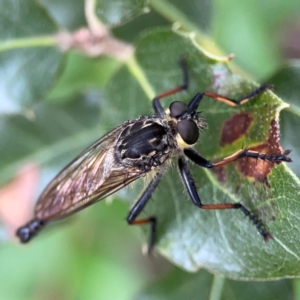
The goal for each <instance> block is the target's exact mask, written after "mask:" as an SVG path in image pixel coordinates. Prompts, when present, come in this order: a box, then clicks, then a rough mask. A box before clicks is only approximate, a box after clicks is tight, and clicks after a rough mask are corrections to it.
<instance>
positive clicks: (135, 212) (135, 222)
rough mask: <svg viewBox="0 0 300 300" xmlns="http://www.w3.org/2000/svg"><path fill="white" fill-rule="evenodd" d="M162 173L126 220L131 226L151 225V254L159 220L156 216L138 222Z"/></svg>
mask: <svg viewBox="0 0 300 300" xmlns="http://www.w3.org/2000/svg"><path fill="white" fill-rule="evenodd" d="M162 174H163V173H162V172H161V173H157V174H156V176H155V178H154V179H153V180H152V181H151V182H150V184H149V185H148V187H147V188H146V190H145V191H144V192H143V194H142V195H141V196H140V198H139V199H138V200H137V202H136V203H135V205H134V206H133V207H132V209H131V210H130V212H129V214H128V216H127V218H126V220H127V222H128V223H129V225H142V224H148V223H150V226H151V227H150V237H149V248H148V251H149V253H150V252H151V250H152V248H153V246H154V244H155V240H156V224H157V219H156V217H154V216H151V217H148V218H144V219H140V220H136V218H137V217H138V215H139V214H140V213H141V212H142V210H143V209H144V207H145V206H146V204H147V202H148V201H149V200H150V197H151V194H152V192H153V191H154V190H155V188H156V187H157V185H158V183H159V181H160V179H161V177H162Z"/></svg>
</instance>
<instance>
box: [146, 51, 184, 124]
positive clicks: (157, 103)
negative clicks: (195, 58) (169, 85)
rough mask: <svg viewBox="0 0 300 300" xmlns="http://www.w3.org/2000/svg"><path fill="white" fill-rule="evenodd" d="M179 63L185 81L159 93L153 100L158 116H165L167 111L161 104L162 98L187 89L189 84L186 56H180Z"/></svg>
mask: <svg viewBox="0 0 300 300" xmlns="http://www.w3.org/2000/svg"><path fill="white" fill-rule="evenodd" d="M178 64H179V67H180V69H181V71H182V77H183V83H182V84H181V85H180V86H178V87H175V88H173V89H170V90H167V91H165V92H162V93H160V94H158V95H157V96H156V97H155V98H154V99H153V100H152V105H153V109H154V111H155V114H156V116H158V117H160V118H163V117H164V116H165V111H164V108H163V107H162V106H161V104H160V99H162V98H164V97H167V96H171V95H174V94H176V93H179V92H181V91H183V90H186V89H187V88H188V86H189V76H188V71H187V67H186V62H185V58H184V56H181V57H180V59H179V62H178Z"/></svg>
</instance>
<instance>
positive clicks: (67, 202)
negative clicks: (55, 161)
mask: <svg viewBox="0 0 300 300" xmlns="http://www.w3.org/2000/svg"><path fill="white" fill-rule="evenodd" d="M123 128H124V125H120V126H119V127H117V128H116V129H114V130H112V131H111V132H109V133H108V134H106V135H105V136H103V137H102V138H101V139H99V140H98V141H96V142H95V143H94V144H92V145H91V146H90V147H89V148H87V149H86V150H84V151H83V152H82V153H81V154H80V155H79V156H78V157H76V158H75V159H74V160H73V161H72V162H71V163H70V164H69V165H67V166H66V167H65V168H64V169H63V170H62V171H61V172H60V173H59V174H58V175H57V176H56V177H55V178H54V179H53V180H52V181H51V182H50V184H49V185H48V186H47V187H46V189H45V190H44V192H43V193H42V194H41V196H40V197H39V199H38V202H37V204H36V208H35V216H36V217H37V218H39V219H41V220H54V219H61V218H64V217H66V216H68V215H70V214H72V213H74V212H76V211H78V210H81V209H83V208H84V207H86V206H89V205H91V204H93V203H95V202H97V201H99V200H101V199H103V198H105V197H106V196H108V195H110V194H112V193H114V192H115V191H117V190H119V189H120V188H122V187H124V186H126V185H128V184H129V183H131V182H133V181H134V180H136V179H137V178H139V177H140V176H142V171H141V170H140V169H138V168H130V169H129V170H128V169H125V168H124V166H123V165H122V164H120V163H119V162H118V161H116V159H115V155H114V151H115V145H116V142H117V140H118V137H119V133H120V132H121V131H122V129H123Z"/></svg>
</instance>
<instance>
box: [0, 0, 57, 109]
mask: <svg viewBox="0 0 300 300" xmlns="http://www.w3.org/2000/svg"><path fill="white" fill-rule="evenodd" d="M0 5H1V7H2V8H3V9H1V12H0V20H1V21H0V28H1V29H0V41H1V42H0V82H1V83H0V90H1V107H0V112H1V113H3V112H5V113H8V112H9V113H12V112H14V113H16V112H19V111H21V110H22V109H23V108H25V107H27V108H28V106H29V104H30V103H32V102H34V101H37V100H40V98H41V97H42V96H43V95H44V94H45V93H46V91H47V90H48V89H49V88H50V87H51V86H52V85H53V83H54V81H55V79H56V76H57V74H58V72H59V68H60V66H61V64H62V59H63V54H62V53H61V52H60V51H58V50H57V49H55V48H53V47H49V48H48V47H45V48H43V47H36V46H37V45H36V38H37V37H39V39H40V40H41V43H43V44H44V45H45V46H46V45H47V44H49V43H50V44H51V42H52V41H51V38H45V37H41V36H45V35H49V34H53V33H55V32H56V31H57V26H56V24H54V23H53V21H52V20H51V18H50V17H49V16H48V15H47V13H46V12H45V10H44V9H43V8H42V7H41V6H40V5H38V4H37V3H36V2H33V1H28V0H25V1H18V0H14V1H7V0H1V1H0ZM24 24H25V25H24ZM7 28H9V30H7ZM52 44H53V42H52ZM8 50H10V51H8ZM41 74H42V75H41Z"/></svg>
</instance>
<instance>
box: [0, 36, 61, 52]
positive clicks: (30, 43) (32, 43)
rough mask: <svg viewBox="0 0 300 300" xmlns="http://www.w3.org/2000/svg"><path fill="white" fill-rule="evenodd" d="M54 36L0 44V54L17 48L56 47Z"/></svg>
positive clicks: (22, 39)
mask: <svg viewBox="0 0 300 300" xmlns="http://www.w3.org/2000/svg"><path fill="white" fill-rule="evenodd" d="M56 44H57V41H56V40H55V38H54V36H39V37H33V38H21V39H15V40H10V41H6V42H3V43H0V52H2V51H8V50H13V49H18V48H29V47H48V46H53V45H56Z"/></svg>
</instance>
